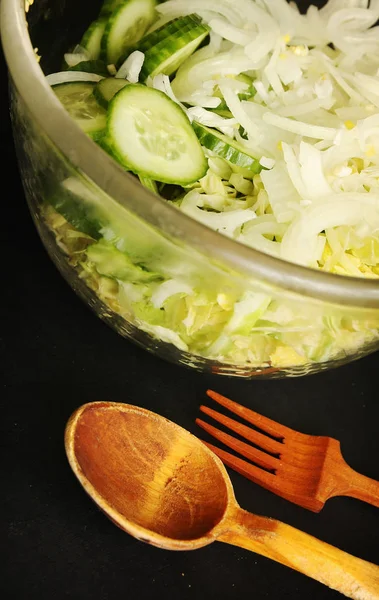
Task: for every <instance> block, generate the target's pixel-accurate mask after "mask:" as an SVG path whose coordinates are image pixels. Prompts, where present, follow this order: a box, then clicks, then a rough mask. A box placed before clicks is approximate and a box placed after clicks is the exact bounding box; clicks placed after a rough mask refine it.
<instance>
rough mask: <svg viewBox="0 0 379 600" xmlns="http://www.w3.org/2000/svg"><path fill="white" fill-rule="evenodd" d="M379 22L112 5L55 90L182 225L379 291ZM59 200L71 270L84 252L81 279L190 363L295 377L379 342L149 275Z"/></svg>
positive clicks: (265, 1)
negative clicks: (289, 371) (368, 281)
mask: <svg viewBox="0 0 379 600" xmlns="http://www.w3.org/2000/svg"><path fill="white" fill-rule="evenodd" d="M378 18H379V3H378V2H368V0H351V1H349V2H348V3H346V2H343V1H342V0H329V2H327V3H326V4H325V6H324V7H323V8H320V9H318V8H316V7H314V6H312V7H310V8H309V10H308V11H307V13H306V14H301V13H300V11H299V10H298V9H297V7H296V6H295V4H294V3H287V2H286V1H285V0H235V1H234V2H232V1H231V0H217V2H215V0H168V1H166V2H160V3H156V2H155V0H106V1H105V2H104V5H103V9H102V11H101V15H100V16H99V19H97V20H96V21H94V22H93V23H92V24H91V25H90V26H89V28H88V30H87V32H85V34H84V35H83V37H82V40H81V41H80V45H79V46H78V47H77V48H76V49H75V50H74V52H71V53H69V54H67V55H65V60H66V64H67V66H68V69H69V70H68V71H65V72H61V73H56V74H52V75H49V76H48V81H49V83H50V84H51V85H52V86H53V89H54V91H55V93H57V95H58V97H59V98H60V99H61V101H62V103H63V104H64V106H65V108H66V109H67V110H68V111H69V113H70V114H71V115H72V116H73V118H74V119H75V120H76V121H77V122H78V124H79V126H81V127H82V128H83V129H84V130H85V131H86V132H87V133H89V134H90V135H92V136H93V137H94V139H95V140H96V141H97V143H99V144H100V145H101V146H102V148H103V149H105V151H107V152H108V153H110V154H111V155H112V156H113V157H114V158H115V159H116V160H118V161H119V162H120V164H121V165H122V166H123V167H124V168H125V169H128V170H131V171H132V172H134V173H135V174H136V176H138V177H139V179H140V181H141V183H142V185H143V186H145V187H146V188H148V189H149V190H150V191H153V192H154V193H155V194H158V193H160V194H161V195H162V196H163V197H166V198H168V201H170V202H171V203H172V205H173V206H175V207H176V208H177V209H178V210H180V211H182V212H184V213H186V214H187V215H189V216H191V217H192V218H194V219H196V220H198V221H200V222H201V223H203V224H204V225H206V226H208V227H210V228H212V229H215V230H216V231H219V232H220V233H222V234H223V235H227V236H229V237H232V238H233V239H235V240H238V241H239V242H241V243H243V244H245V245H248V246H251V247H253V248H255V249H257V250H259V251H261V252H263V253H266V254H271V255H273V256H275V257H278V258H281V259H283V260H286V261H290V262H293V263H298V264H301V265H303V266H305V267H310V268H314V269H320V270H323V271H328V272H331V273H335V274H338V275H350V276H355V277H369V278H375V279H378V278H379V142H378V127H379V83H378V72H379V58H378V57H379V27H378V26H377V25H376V22H377V20H378ZM100 48H101V52H100ZM99 54H100V55H101V58H102V60H103V63H102V65H103V66H102V68H99V67H100V64H99V63H94V62H93V61H97V60H98V59H99ZM95 65H97V68H96V69H95V68H94V67H95ZM104 65H105V68H106V70H107V71H108V73H107V72H106V71H104ZM85 70H89V71H91V70H92V71H95V72H92V73H85V72H84V71H85ZM99 73H101V74H99ZM111 73H112V74H114V75H115V77H109V76H108V75H110V74H111ZM104 74H105V75H107V76H106V78H103V75H104ZM105 121H106V125H105ZM167 184H173V185H171V187H173V188H174V189H175V193H173V194H172V195H170V194H169V192H170V190H169V189H168V188H170V185H168V186H167ZM70 185H71V184H70ZM62 188H64V190H65V191H64V193H63V192H62V191H61V194H62V196H61V197H60V194H59V191H57V193H55V194H54V195H53V197H52V198H51V199H50V205H49V207H48V208H47V209H46V218H47V219H48V222H49V223H50V225H51V226H52V228H53V229H54V230H55V231H56V234H57V235H59V236H60V240H63V241H64V246H65V248H66V250H67V252H68V253H69V254H70V255H71V254H72V248H73V241H72V240H73V239H74V238H75V236H77V237H80V235H81V234H83V236H86V237H85V238H84V239H85V242H83V241H82V242H81V246H80V248H81V250H80V253H81V261H80V269H82V271H83V276H84V277H85V278H87V280H88V282H89V284H90V285H91V286H92V287H94V289H96V290H97V293H98V294H99V295H100V297H102V298H103V299H104V301H106V302H107V303H108V304H109V303H110V302H111V305H112V307H113V309H114V310H115V311H116V312H119V313H120V314H122V315H125V316H126V317H127V318H128V319H130V318H131V315H133V318H134V319H135V321H136V322H137V323H138V325H139V327H140V328H142V329H144V330H145V331H148V332H150V333H151V334H153V335H154V336H156V337H158V338H159V339H161V340H163V341H167V342H170V343H172V344H174V345H176V346H177V347H178V348H180V349H181V350H186V351H188V352H190V353H193V354H199V355H201V356H203V357H207V358H211V359H213V360H219V361H226V362H231V363H233V364H238V365H241V364H242V365H247V364H249V365H255V366H262V365H270V364H271V365H274V366H275V367H281V366H282V367H288V366H296V365H303V364H305V363H308V362H312V361H314V362H320V361H326V360H330V359H331V358H338V357H340V356H343V355H344V354H346V353H352V352H354V351H355V350H356V349H357V348H360V347H361V346H362V345H363V344H364V343H366V342H367V343H368V342H370V341H372V340H373V339H377V337H378V335H379V334H378V331H379V323H377V322H372V321H370V320H369V319H367V320H366V321H358V320H355V319H354V318H353V316H351V317H348V316H347V315H346V314H344V315H342V313H341V314H339V313H338V311H337V313H333V314H329V313H327V312H326V309H325V308H322V307H316V306H312V307H311V306H305V305H299V306H298V305H296V304H295V302H292V301H291V302H289V301H288V302H287V301H285V300H283V299H277V298H276V297H275V296H274V295H271V294H268V293H261V291H259V290H258V289H257V290H255V291H251V290H243V289H233V290H230V289H229V288H228V289H226V288H224V287H222V288H221V287H220V289H212V290H209V288H208V287H207V285H206V283H205V282H204V283H203V284H202V285H200V284H199V281H192V280H191V275H190V274H184V275H183V273H181V274H179V275H178V270H176V271H175V273H173V272H172V271H170V267H171V266H172V265H170V267H169V266H168V264H165V263H164V260H163V259H162V261H161V262H160V264H159V266H158V265H157V264H156V263H154V264H150V263H149V261H147V262H145V263H144V264H143V265H141V264H140V263H139V262H135V261H134V260H132V258H131V257H132V255H133V250H134V248H133V247H137V246H138V245H139V243H138V242H137V241H136V240H135V239H134V240H133V241H132V242H131V237H130V236H129V237H128V236H126V234H125V222H124V221H123V217H122V215H121V214H120V212H119V211H118V210H115V209H114V207H112V209H111V208H109V210H108V207H107V205H106V204H105V205H103V207H102V208H100V207H101V203H97V202H95V201H94V200H93V198H89V197H88V195H86V194H85V193H84V194H83V193H82V192H81V191H80V190H79V191H78V193H75V194H74V195H73V194H72V193H68V191H67V181H66V182H65V183H64V184H63V186H62ZM171 191H172V190H171ZM165 192H167V195H165ZM81 195H82V196H83V202H82V204H80V197H81ZM59 198H61V199H59ZM152 200H153V198H152ZM52 207H54V208H52ZM94 207H95V208H94ZM120 210H121V209H120ZM55 211H58V212H55ZM107 211H108V212H107ZM58 213H60V215H61V218H63V219H64V224H63V225H62V222H61V221H60V220H59V214H58ZM69 232H71V233H70V235H69ZM73 232H74V233H73ZM70 236H71V237H70ZM88 236H89V237H88ZM75 239H76V238H75ZM120 240H121V241H120ZM141 243H143V241H141ZM114 247H115V248H117V252H114V251H113V248H114ZM178 260H179V259H178ZM78 268H79V267H78ZM149 273H150V275H151V277H150V275H149ZM106 278H108V279H111V280H112V285H111V286H105V287H104V280H105V279H106ZM220 285H221V284H220ZM105 289H106V292H104V293H103V292H102V290H103V291H104V290H105ZM110 290H112V292H110ZM102 294H103V295H102ZM110 296H111V297H112V298H111V300H110Z"/></svg>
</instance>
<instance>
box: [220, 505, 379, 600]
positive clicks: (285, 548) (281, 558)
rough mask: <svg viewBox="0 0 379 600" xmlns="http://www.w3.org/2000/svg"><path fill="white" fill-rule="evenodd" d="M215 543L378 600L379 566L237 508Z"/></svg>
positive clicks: (365, 599)
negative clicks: (260, 557)
mask: <svg viewBox="0 0 379 600" xmlns="http://www.w3.org/2000/svg"><path fill="white" fill-rule="evenodd" d="M225 525H226V530H224V531H223V532H222V533H221V535H220V536H218V540H219V541H222V542H226V543H228V544H233V545H234V546H239V547H241V548H246V549H247V550H252V551H253V552H257V553H258V554H261V555H263V556H266V557H267V558H272V559H273V560H275V561H277V562H279V563H282V564H283V565H286V566H287V567H291V568H292V569H295V570H296V571H300V572H301V573H304V575H308V577H312V578H313V579H316V580H317V581H319V582H320V583H323V584H325V585H327V586H329V587H330V588H332V589H334V590H337V591H338V592H341V594H344V595H345V596H347V597H348V598H354V599H356V600H379V567H377V566H376V565H374V564H372V563H369V562H366V561H364V560H361V559H360V558H356V557H355V556H352V555H350V554H347V553H346V552H343V551H342V550H339V549H338V548H335V547H334V546H331V545H329V544H326V543H325V542H321V541H320V540H318V539H316V538H314V537H313V536H311V535H308V534H307V533H303V532H302V531H300V530H298V529H295V528H294V527H291V526H290V525H286V524H284V523H281V522H280V521H275V520H274V519H268V518H265V517H260V516H257V515H253V514H251V513H249V512H247V511H245V510H242V509H241V508H238V509H237V511H236V513H235V514H234V515H233V517H231V518H230V520H228V521H227V522H226V523H225Z"/></svg>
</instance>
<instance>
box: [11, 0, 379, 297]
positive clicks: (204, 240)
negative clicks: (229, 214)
mask: <svg viewBox="0 0 379 600" xmlns="http://www.w3.org/2000/svg"><path fill="white" fill-rule="evenodd" d="M25 3H28V2H27V1H26V2H25V0H1V13H0V17H1V19H0V24H1V39H2V45H3V50H4V55H5V58H6V62H7V66H8V70H9V73H10V78H11V80H12V82H13V84H14V85H15V87H16V89H17V91H18V93H19V94H20V96H21V98H22V99H23V101H24V103H25V104H26V106H27V108H28V110H29V112H30V113H31V115H32V116H33V117H34V118H35V120H36V121H37V122H38V124H39V126H40V127H41V128H42V130H43V131H44V133H45V134H46V135H47V137H48V138H49V139H50V140H51V141H52V142H53V144H55V146H56V147H57V148H58V149H59V150H60V152H62V153H63V154H64V155H65V156H66V157H67V158H68V159H69V160H70V162H71V163H72V164H73V165H74V166H75V167H76V168H77V169H78V170H79V171H80V172H81V173H83V174H85V175H86V176H87V177H88V178H89V179H90V180H92V181H93V182H94V183H95V184H96V185H97V186H98V187H99V188H101V189H102V190H103V191H104V192H105V193H106V194H108V195H109V196H111V197H112V198H113V199H114V200H115V201H116V202H118V203H119V204H120V205H121V206H124V207H125V208H127V209H128V210H131V211H132V212H134V213H135V214H136V215H138V216H139V217H140V218H141V219H143V220H144V221H146V222H147V223H148V224H149V225H151V226H153V227H154V228H156V229H158V230H160V231H161V232H162V233H164V235H166V236H168V237H171V238H174V239H176V240H178V241H180V242H181V243H185V244H188V245H189V246H190V247H193V248H195V249H196V250H197V251H198V252H200V253H202V254H203V255H205V256H206V257H207V258H209V259H211V260H212V261H215V262H218V263H220V264H222V265H227V266H228V267H229V268H231V269H232V270H234V271H237V272H239V273H240V274H242V275H244V276H248V277H250V278H253V279H255V280H258V281H259V282H262V283H263V284H265V285H269V286H270V287H274V288H277V289H278V288H279V290H280V289H282V290H283V289H284V290H286V292H292V293H294V294H296V295H300V296H305V297H307V298H312V299H315V300H321V301H324V302H328V303H332V304H339V305H343V306H352V307H356V308H379V282H377V281H376V280H375V279H368V278H363V277H362V278H360V277H350V276H344V275H338V274H334V273H327V272H324V271H318V270H316V269H312V268H308V267H304V266H301V265H297V264H295V263H290V262H288V261H285V260H283V259H281V258H277V257H273V256H270V255H268V254H264V253H263V252H260V251H259V250H255V249H253V248H250V247H248V246H245V245H244V244H241V243H240V242H237V241H236V240H233V239H231V238H228V237H226V236H224V235H222V234H220V233H219V232H217V231H214V230H212V229H210V228H209V227H207V226H206V225H203V224H202V223H199V222H198V221H196V220H195V219H193V218H192V217H189V216H188V215H186V214H184V213H182V212H181V211H179V210H178V209H177V208H175V207H174V206H171V205H170V204H169V203H168V202H166V201H165V200H164V199H161V198H159V197H157V196H156V195H154V194H153V193H152V192H150V191H149V190H147V189H146V188H143V186H142V185H141V184H140V182H139V181H138V180H137V178H136V177H134V176H133V175H131V174H129V173H127V172H125V171H124V170H123V169H122V168H121V167H120V165H118V163H116V161H114V159H113V158H111V157H110V156H108V155H107V154H106V153H105V152H104V151H103V150H102V149H101V148H100V147H99V146H98V145H97V144H96V143H95V142H94V141H93V140H91V139H90V138H89V137H88V136H87V135H86V134H85V133H84V132H83V131H82V130H81V129H80V128H79V126H78V125H77V124H76V123H75V122H74V121H73V120H72V119H71V117H70V116H69V114H68V113H67V111H66V110H65V109H64V108H63V106H62V105H61V103H60V102H59V100H58V98H57V97H56V95H55V94H54V92H53V91H52V89H51V87H50V85H49V84H48V83H47V81H46V79H45V76H44V73H43V71H42V69H41V67H40V65H39V63H38V61H37V60H36V54H35V51H34V49H33V46H32V42H31V40H30V37H29V33H28V25H27V20H26V13H25ZM125 190H127V191H128V195H127V198H125Z"/></svg>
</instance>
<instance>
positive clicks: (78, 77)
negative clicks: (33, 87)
mask: <svg viewBox="0 0 379 600" xmlns="http://www.w3.org/2000/svg"><path fill="white" fill-rule="evenodd" d="M100 79H104V77H103V76H102V75H98V74H97V73H86V72H84V71H59V72H57V73H51V74H50V75H47V76H46V80H47V83H49V84H50V85H58V84H59V83H69V82H70V81H100Z"/></svg>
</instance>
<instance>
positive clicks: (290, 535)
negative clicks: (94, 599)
mask: <svg viewBox="0 0 379 600" xmlns="http://www.w3.org/2000/svg"><path fill="white" fill-rule="evenodd" d="M65 447H66V452H67V457H68V460H69V462H70V465H71V467H72V469H73V471H74V473H75V475H76V476H77V478H78V479H79V481H80V483H81V484H82V486H83V487H84V489H85V490H86V492H87V493H88V494H89V495H90V496H91V498H92V500H94V501H95V502H96V504H97V505H98V506H99V507H100V508H101V509H102V510H103V511H104V512H105V514H106V515H107V516H108V517H109V518H110V519H111V520H112V521H113V522H114V523H115V524H116V525H118V526H119V527H120V528H121V529H123V530H124V531H126V532H127V533H129V534H130V535H133V536H134V537H136V538H138V539H139V540H141V541H143V542H147V543H149V544H153V545H155V546H158V547H160V548H165V549H168V550H194V549H196V548H201V547H202V546H206V545H207V544H210V543H211V542H214V541H216V540H218V541H221V542H227V543H229V544H233V545H235V546H240V547H241V548H246V549H248V550H252V551H253V552H257V553H258V554H262V555H263V556H266V557H268V558H272V559H273V560H275V561H277V562H279V563H282V564H284V565H287V566H288V567H291V568H292V569H295V570H297V571H300V572H301V573H304V574H305V575H308V576H309V577H312V578H313V579H316V580H317V581H320V582H321V583H324V584H325V585H328V586H329V587H331V588H333V589H335V590H337V591H339V592H341V593H342V594H345V595H346V596H348V597H350V598H356V599H357V600H374V599H375V600H378V599H379V567H377V566H375V565H374V564H372V563H369V562H366V561H364V560H361V559H359V558H355V557H353V556H351V555H349V554H347V553H345V552H343V551H342V550H338V549H337V548H334V547H333V546H330V545H329V544H326V543H324V542H321V541H319V540H317V539H316V538H314V537H312V536H310V535H308V534H306V533H303V532H301V531H299V530H297V529H294V528H293V527H291V526H289V525H285V524H284V523H281V522H280V521H275V520H273V519H269V518H266V517H261V516H257V515H254V514H251V513H248V512H247V511H245V510H243V509H241V508H240V506H239V505H238V504H237V501H236V499H235V496H234V492H233V487H232V484H231V481H230V479H229V476H228V474H227V472H226V470H225V467H224V466H223V464H222V462H221V461H220V460H219V459H218V458H217V456H216V455H215V454H213V452H211V451H210V450H209V449H208V448H207V447H206V446H205V444H203V443H202V442H201V441H200V440H199V439H198V438H196V437H195V436H193V435H192V434H190V433H189V432H188V431H186V430H185V429H183V428H181V427H179V426H178V425H176V424H175V423H173V422H171V421H169V420H168V419H165V418H164V417H161V416H159V415H157V414H155V413H152V412H150V411H148V410H146V409H143V408H139V407H137V406H132V405H128V404H119V403H116V402H93V403H89V404H85V405H83V406H81V407H80V408H79V409H78V410H77V411H76V412H75V413H74V414H73V415H72V416H71V418H70V420H69V422H68V424H67V427H66V432H65Z"/></svg>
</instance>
